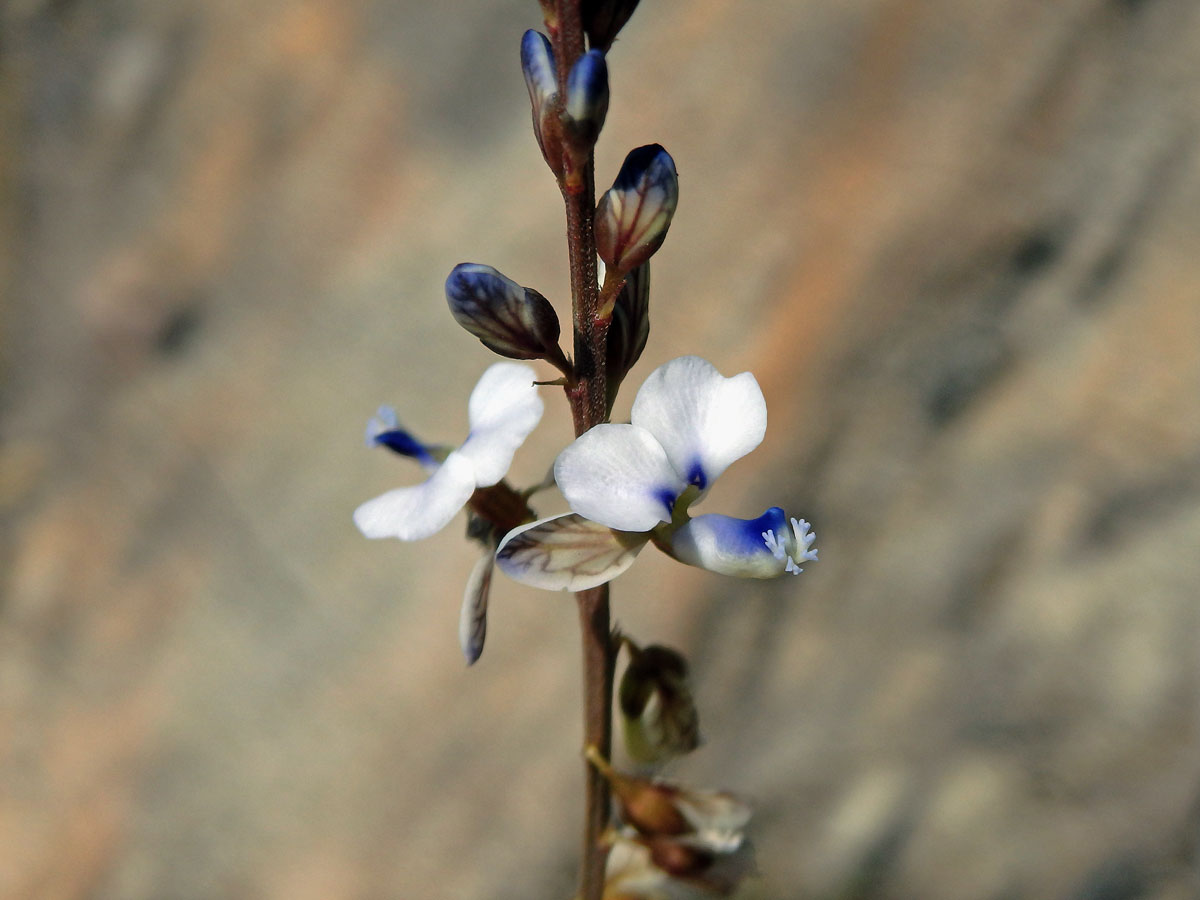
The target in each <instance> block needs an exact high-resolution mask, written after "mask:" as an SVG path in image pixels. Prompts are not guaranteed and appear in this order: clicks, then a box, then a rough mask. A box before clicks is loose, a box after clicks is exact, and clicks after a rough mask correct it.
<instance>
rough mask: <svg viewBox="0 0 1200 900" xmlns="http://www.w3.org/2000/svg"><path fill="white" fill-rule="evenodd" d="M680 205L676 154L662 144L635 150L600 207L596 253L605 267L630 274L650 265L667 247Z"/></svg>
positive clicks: (597, 218)
mask: <svg viewBox="0 0 1200 900" xmlns="http://www.w3.org/2000/svg"><path fill="white" fill-rule="evenodd" d="M678 202H679V177H678V175H677V173H676V172H675V161H674V160H673V159H671V156H670V154H668V153H667V151H666V150H664V149H663V148H662V147H660V146H659V145H658V144H650V145H648V146H645V147H638V148H637V149H636V150H632V151H630V153H629V155H628V156H626V157H625V162H624V164H622V166H621V171H620V172H618V173H617V178H616V181H614V182H613V186H612V187H611V188H609V190H608V191H606V192H605V194H604V196H603V197H601V198H600V203H599V204H598V205H597V206H596V252H597V253H599V254H600V258H601V259H602V260H604V264H605V265H606V266H607V267H608V268H609V269H610V270H612V271H615V272H617V273H619V274H622V275H624V274H625V273H627V272H629V271H631V270H632V269H636V268H637V267H638V266H640V265H641V264H642V263H644V262H646V260H648V259H649V258H650V257H651V256H652V255H653V254H654V251H656V250H657V249H658V248H659V247H660V246H662V242H663V239H664V238H666V236H667V228H668V227H670V225H671V217H672V216H673V215H675V206H676V204H677V203H678Z"/></svg>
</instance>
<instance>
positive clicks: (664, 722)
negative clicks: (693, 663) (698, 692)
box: [618, 639, 700, 764]
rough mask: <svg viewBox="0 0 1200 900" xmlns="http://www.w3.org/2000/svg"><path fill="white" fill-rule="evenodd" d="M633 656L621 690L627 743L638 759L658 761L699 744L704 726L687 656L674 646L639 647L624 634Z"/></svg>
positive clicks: (630, 753) (632, 753) (629, 749)
mask: <svg viewBox="0 0 1200 900" xmlns="http://www.w3.org/2000/svg"><path fill="white" fill-rule="evenodd" d="M625 645H626V647H627V648H629V651H630V654H631V657H632V658H631V659H630V661H629V665H627V666H626V667H625V672H624V674H623V675H622V676H621V687H620V691H619V693H618V698H619V704H620V709H621V717H622V720H623V723H624V726H625V728H624V731H625V748H626V750H628V751H629V755H630V756H631V757H632V758H633V759H634V760H636V761H637V762H640V763H647V764H657V763H662V762H665V761H667V760H669V759H672V758H674V757H677V756H683V755H684V754H685V753H691V752H692V751H693V750H695V749H696V747H698V746H699V745H700V725H699V718H698V716H697V714H696V706H695V703H693V701H692V692H691V690H690V689H689V688H688V666H687V660H685V659H684V658H683V656H681V655H680V654H679V653H677V652H676V651H675V650H672V649H671V648H670V647H663V646H661V645H658V644H652V645H650V646H649V647H646V648H645V649H639V648H638V647H637V646H636V645H634V644H633V642H632V641H629V640H628V639H626V644H625Z"/></svg>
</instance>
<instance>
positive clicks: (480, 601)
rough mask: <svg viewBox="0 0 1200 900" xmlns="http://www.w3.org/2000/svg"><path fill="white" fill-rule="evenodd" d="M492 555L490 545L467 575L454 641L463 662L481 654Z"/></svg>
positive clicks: (468, 662) (492, 565)
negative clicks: (464, 658)
mask: <svg viewBox="0 0 1200 900" xmlns="http://www.w3.org/2000/svg"><path fill="white" fill-rule="evenodd" d="M495 561H496V560H495V557H494V556H492V549H491V547H488V548H487V551H486V552H485V553H484V554H483V556H481V557H480V558H479V562H477V563H475V567H474V568H473V569H471V575H470V576H469V577H468V578H467V587H466V590H464V591H463V602H462V610H461V612H459V616H458V644H459V646H460V647H462V652H463V656H465V657H466V658H467V665H468V666H470V665H474V664H475V661H476V660H477V659H479V656H480V654H482V653H483V641H484V638H486V637H487V608H488V594H489V593H490V591H491V588H492V569H493V567H494V566H495Z"/></svg>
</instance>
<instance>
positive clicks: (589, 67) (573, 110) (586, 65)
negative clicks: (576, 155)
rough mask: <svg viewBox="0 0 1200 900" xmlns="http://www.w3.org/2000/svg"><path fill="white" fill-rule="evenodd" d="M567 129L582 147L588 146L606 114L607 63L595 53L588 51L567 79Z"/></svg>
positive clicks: (598, 130)
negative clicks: (583, 145)
mask: <svg viewBox="0 0 1200 900" xmlns="http://www.w3.org/2000/svg"><path fill="white" fill-rule="evenodd" d="M566 112H567V127H568V128H569V129H570V130H571V132H572V134H573V135H574V137H575V138H576V140H578V141H579V142H580V143H582V144H586V146H587V147H589V148H590V147H591V146H592V145H593V144H595V143H596V138H598V137H599V136H600V129H601V128H603V127H604V117H605V116H606V115H607V114H608V64H607V63H605V61H604V54H603V53H601V52H600V51H599V50H589V51H588V52H587V53H585V54H583V56H581V57H579V60H578V61H577V62H576V63H575V65H574V66H572V67H571V73H570V75H568V76H567V104H566Z"/></svg>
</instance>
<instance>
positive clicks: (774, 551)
mask: <svg viewBox="0 0 1200 900" xmlns="http://www.w3.org/2000/svg"><path fill="white" fill-rule="evenodd" d="M762 539H763V543H765V544H766V545H767V549H768V550H770V551H771V555H772V556H774V557H775V558H776V559H778V560H782V559H783V558H784V557H785V556H786V555H787V551H786V550H784V548H783V544H782V543H781V542H780V541H779V540H778V539H777V538H776V537H775V531H774V530H773V529H771V528H768V529H767V530H766V531H764V532H763V533H762Z"/></svg>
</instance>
